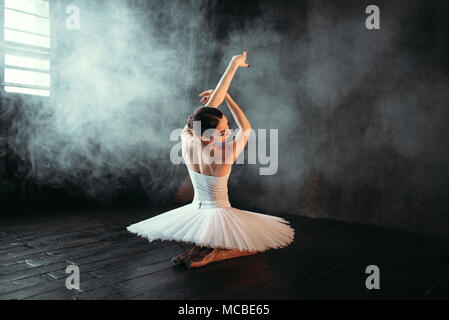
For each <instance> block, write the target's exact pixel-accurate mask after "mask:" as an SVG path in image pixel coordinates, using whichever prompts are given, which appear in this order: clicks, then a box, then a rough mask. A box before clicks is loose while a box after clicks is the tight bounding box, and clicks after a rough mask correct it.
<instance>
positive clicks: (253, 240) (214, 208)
mask: <svg viewBox="0 0 449 320" xmlns="http://www.w3.org/2000/svg"><path fill="white" fill-rule="evenodd" d="M246 57H247V51H246V50H245V51H244V52H243V54H240V55H236V56H233V57H232V59H231V61H230V63H229V65H228V67H227V69H226V71H225V73H224V75H223V76H222V78H221V79H220V81H219V83H218V85H217V87H216V88H215V90H213V89H211V90H208V91H204V92H203V93H201V94H200V97H202V98H201V103H203V104H204V106H201V107H198V108H196V109H195V111H194V112H193V113H192V114H191V115H190V116H189V118H188V120H187V124H186V126H185V127H184V129H183V131H182V134H181V140H182V156H183V158H184V160H185V162H186V166H187V170H188V172H189V176H190V179H191V181H192V184H193V187H194V198H193V201H192V203H190V204H187V205H185V206H182V207H179V208H176V209H173V210H170V211H168V212H165V213H162V214H159V215H157V216H155V217H153V218H150V219H147V220H144V221H140V222H138V223H135V224H132V225H130V226H128V227H127V230H128V231H129V232H132V233H135V234H137V235H139V236H142V237H145V238H147V239H148V240H149V241H153V240H158V239H159V240H168V241H170V240H174V241H180V242H185V243H189V244H192V246H191V247H190V248H189V249H187V250H186V251H185V252H183V253H181V254H179V255H177V256H175V257H173V258H172V263H173V265H175V266H177V265H184V266H186V267H188V268H198V267H202V266H205V265H207V264H210V263H212V262H215V261H221V260H227V259H232V258H237V257H242V256H248V255H254V254H257V253H259V252H264V251H267V250H269V249H272V248H273V249H277V248H282V247H285V246H288V245H289V244H290V243H291V242H292V241H293V238H294V233H295V231H294V229H293V228H292V227H291V226H290V225H289V224H290V223H289V222H288V221H286V220H284V219H282V218H280V217H275V216H271V215H266V214H261V213H256V212H251V211H246V210H241V209H237V208H233V207H232V206H231V204H230V203H229V198H228V188H227V183H228V179H229V176H230V172H231V170H232V165H233V163H234V162H235V160H236V159H237V158H238V156H239V155H240V153H241V152H242V151H243V150H244V148H245V146H246V144H247V142H248V137H249V134H250V133H251V130H252V129H251V124H250V122H249V121H248V119H247V118H246V116H245V114H244V113H243V111H242V109H241V108H240V107H239V106H238V105H237V103H236V102H235V101H234V100H233V99H232V97H231V96H230V95H229V93H228V89H229V86H230V84H231V81H232V78H233V77H234V75H235V73H236V71H237V70H238V68H240V67H244V68H249V64H247V63H246ZM223 101H226V104H227V106H228V107H229V109H230V111H231V113H232V115H233V117H234V119H235V121H236V123H237V125H238V127H239V131H238V132H237V134H236V135H235V138H234V140H233V141H232V142H229V141H227V140H228V138H229V136H230V130H229V122H228V119H227V118H226V116H225V115H224V114H223V113H222V112H221V111H220V110H219V109H218V107H219V106H220V105H221V104H222V103H223Z"/></svg>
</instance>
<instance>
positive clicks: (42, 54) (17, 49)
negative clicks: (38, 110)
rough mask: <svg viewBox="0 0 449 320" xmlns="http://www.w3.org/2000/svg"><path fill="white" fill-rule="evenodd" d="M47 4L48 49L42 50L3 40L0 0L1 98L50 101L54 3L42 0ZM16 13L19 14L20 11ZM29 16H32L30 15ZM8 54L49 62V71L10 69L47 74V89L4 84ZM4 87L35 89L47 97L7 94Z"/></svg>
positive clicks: (2, 12) (52, 89)
mask: <svg viewBox="0 0 449 320" xmlns="http://www.w3.org/2000/svg"><path fill="white" fill-rule="evenodd" d="M44 1H46V2H48V4H49V16H48V20H49V23H50V28H49V45H50V48H44V47H39V46H32V45H27V44H21V43H14V42H6V41H5V39H4V34H5V31H4V30H5V0H0V6H1V10H0V27H1V32H0V41H1V46H0V50H1V51H0V65H1V67H2V70H1V73H0V81H1V89H0V90H1V96H4V97H13V96H26V97H33V98H40V99H50V98H52V97H53V95H54V72H53V69H54V68H53V65H54V64H53V59H52V53H53V50H54V44H55V39H54V27H55V22H56V21H55V19H53V14H52V12H53V4H54V2H53V1H52V0H44ZM18 12H21V11H20V10H19V11H18ZM31 15H33V14H32V13H31ZM35 16H37V17H42V16H40V15H35ZM26 33H29V34H33V33H30V32H26ZM9 53H12V54H14V53H17V54H18V55H22V56H24V57H29V58H36V59H42V60H45V61H48V62H49V70H44V69H35V68H28V67H18V66H12V67H11V68H10V69H14V70H24V71H32V72H40V73H48V75H49V78H50V83H49V87H46V86H35V85H24V84H17V83H8V82H5V70H6V68H7V67H6V64H5V56H6V54H9ZM6 87H15V88H24V89H36V90H46V91H48V94H49V95H48V96H46V95H39V94H31V93H19V92H9V91H6Z"/></svg>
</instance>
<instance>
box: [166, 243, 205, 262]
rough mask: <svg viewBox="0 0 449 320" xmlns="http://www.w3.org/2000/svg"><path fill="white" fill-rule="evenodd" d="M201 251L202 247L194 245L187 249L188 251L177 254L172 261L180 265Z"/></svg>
mask: <svg viewBox="0 0 449 320" xmlns="http://www.w3.org/2000/svg"><path fill="white" fill-rule="evenodd" d="M200 251H201V248H200V247H198V246H196V245H194V246H192V247H190V248H189V249H187V250H186V251H184V252H182V253H180V254H178V255H177V256H175V257H173V258H172V259H171V262H172V264H173V265H174V266H179V265H182V264H184V263H185V260H186V259H187V258H189V257H191V256H193V255H196V254H198V253H199V252H200Z"/></svg>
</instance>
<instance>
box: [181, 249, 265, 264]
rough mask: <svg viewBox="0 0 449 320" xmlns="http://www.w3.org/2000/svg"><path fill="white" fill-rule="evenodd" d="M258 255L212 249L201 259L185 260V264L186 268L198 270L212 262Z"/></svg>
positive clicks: (253, 252)
mask: <svg viewBox="0 0 449 320" xmlns="http://www.w3.org/2000/svg"><path fill="white" fill-rule="evenodd" d="M257 253H259V252H258V251H240V250H234V249H214V250H212V251H211V252H210V253H209V254H207V255H206V256H205V257H204V258H202V259H195V258H193V259H192V258H187V259H186V260H185V264H186V266H187V267H188V268H199V267H203V266H205V265H208V264H210V263H212V262H216V261H222V260H229V259H234V258H238V257H244V256H251V255H254V254H257Z"/></svg>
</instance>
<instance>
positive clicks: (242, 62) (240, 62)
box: [231, 50, 249, 68]
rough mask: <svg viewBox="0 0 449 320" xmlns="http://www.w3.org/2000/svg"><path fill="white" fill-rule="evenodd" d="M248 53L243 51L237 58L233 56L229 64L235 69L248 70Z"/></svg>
mask: <svg viewBox="0 0 449 320" xmlns="http://www.w3.org/2000/svg"><path fill="white" fill-rule="evenodd" d="M247 54H248V52H247V51H246V50H245V51H243V54H239V55H238V56H233V57H232V60H231V64H233V65H235V66H237V67H243V68H249V64H247V63H246V55H247Z"/></svg>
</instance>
